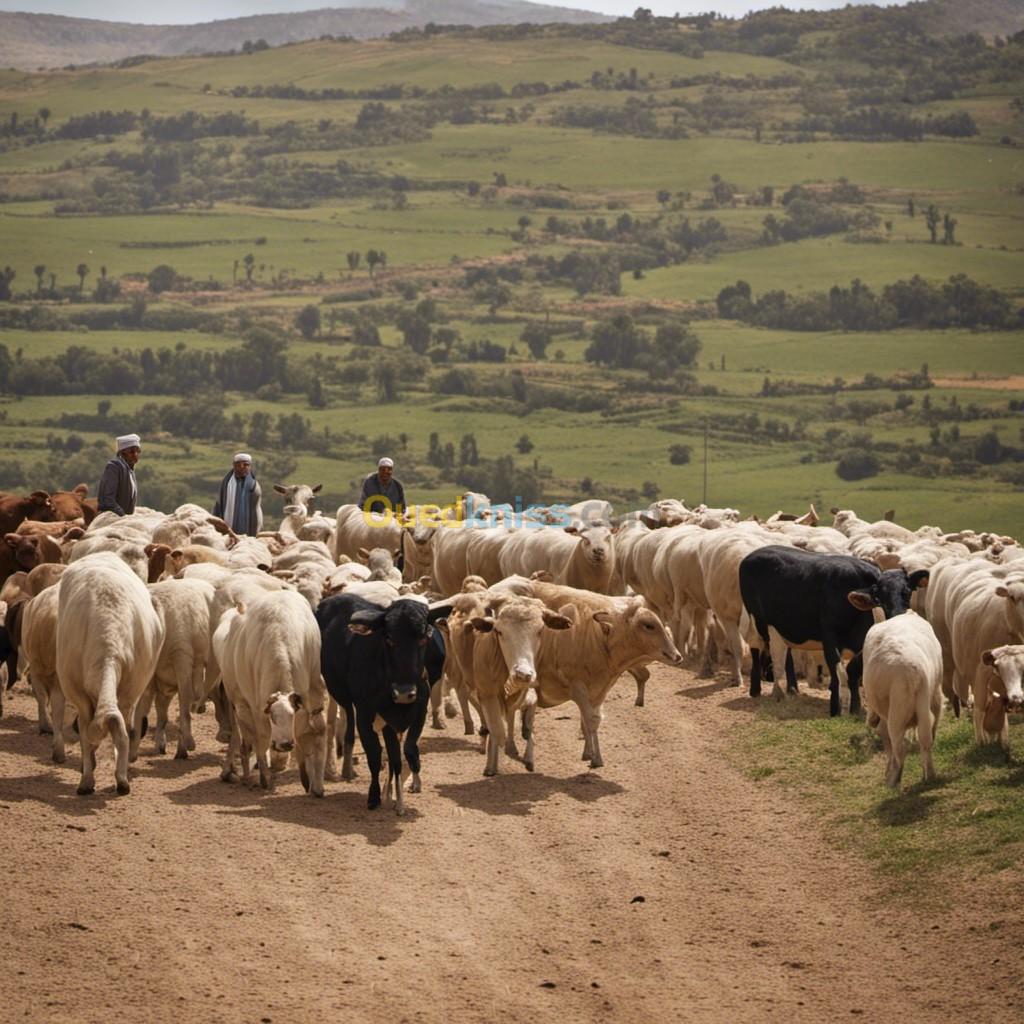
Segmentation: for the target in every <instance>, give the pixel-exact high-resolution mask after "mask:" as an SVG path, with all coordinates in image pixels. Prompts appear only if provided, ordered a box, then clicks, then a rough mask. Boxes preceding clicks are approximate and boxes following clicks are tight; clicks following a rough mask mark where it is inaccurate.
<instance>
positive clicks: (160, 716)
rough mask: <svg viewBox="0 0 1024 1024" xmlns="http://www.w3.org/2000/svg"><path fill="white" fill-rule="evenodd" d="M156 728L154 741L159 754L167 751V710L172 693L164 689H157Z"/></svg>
mask: <svg viewBox="0 0 1024 1024" xmlns="http://www.w3.org/2000/svg"><path fill="white" fill-rule="evenodd" d="M154 703H155V704H156V729H155V730H154V731H153V743H154V744H155V746H156V752H157V753H158V754H166V753H167V717H168V716H167V712H168V711H169V710H170V706H171V695H170V694H169V693H168V692H167V691H166V690H164V689H162V688H158V689H157V691H156V699H155V701H154Z"/></svg>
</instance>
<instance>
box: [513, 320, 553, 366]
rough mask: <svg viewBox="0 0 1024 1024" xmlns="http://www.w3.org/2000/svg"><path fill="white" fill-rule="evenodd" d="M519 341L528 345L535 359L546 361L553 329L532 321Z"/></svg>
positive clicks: (521, 333) (520, 335)
mask: <svg viewBox="0 0 1024 1024" xmlns="http://www.w3.org/2000/svg"><path fill="white" fill-rule="evenodd" d="M519 340H520V341H523V342H525V343H526V346H527V348H529V350H530V355H532V356H533V358H534V359H544V358H545V356H546V354H547V349H548V345H550V344H551V328H550V327H547V326H545V325H544V324H542V323H538V322H537V321H536V320H531V321H530V322H529V323H528V324H527V325H526V326H525V327H524V328H523V329H522V331H521V332H520V334H519Z"/></svg>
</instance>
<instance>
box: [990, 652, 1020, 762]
mask: <svg viewBox="0 0 1024 1024" xmlns="http://www.w3.org/2000/svg"><path fill="white" fill-rule="evenodd" d="M981 661H982V664H984V665H987V666H988V668H989V669H990V670H991V672H990V676H989V681H988V700H987V701H986V706H985V709H984V711H985V718H984V728H985V731H986V732H988V733H990V734H993V735H997V736H998V737H999V740H1000V742H1001V743H1002V745H1003V749H1004V750H1007V751H1009V746H1010V736H1009V728H1008V726H1007V723H1006V712H1007V711H1020V710H1021V709H1022V708H1024V685H1022V681H1024V644H1005V645H1004V646H1002V647H996V648H994V649H993V650H991V651H984V652H983V653H982V655H981Z"/></svg>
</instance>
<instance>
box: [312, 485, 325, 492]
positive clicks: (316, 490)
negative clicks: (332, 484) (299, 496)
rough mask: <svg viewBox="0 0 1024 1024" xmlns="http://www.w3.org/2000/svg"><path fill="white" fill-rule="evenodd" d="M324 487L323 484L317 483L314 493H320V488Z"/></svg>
mask: <svg viewBox="0 0 1024 1024" xmlns="http://www.w3.org/2000/svg"><path fill="white" fill-rule="evenodd" d="M322 487H323V484H317V485H316V487H314V488H313V493H314V494H319V493H320V489H321V488H322Z"/></svg>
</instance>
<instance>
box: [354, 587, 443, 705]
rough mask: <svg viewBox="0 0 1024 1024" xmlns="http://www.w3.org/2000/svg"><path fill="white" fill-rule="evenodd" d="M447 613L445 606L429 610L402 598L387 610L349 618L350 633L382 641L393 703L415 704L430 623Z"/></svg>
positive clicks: (358, 614) (384, 664)
mask: <svg viewBox="0 0 1024 1024" xmlns="http://www.w3.org/2000/svg"><path fill="white" fill-rule="evenodd" d="M450 610H451V609H450V607H448V606H447V605H440V606H437V607H434V608H428V606H427V604H426V603H425V602H424V601H422V600H417V599H413V598H401V599H399V600H397V601H395V602H393V603H392V604H391V605H390V606H389V607H387V608H379V609H372V610H371V609H364V610H362V611H358V612H355V613H354V614H353V616H352V618H351V619H349V624H348V628H349V632H351V633H354V634H356V635H357V636H372V637H376V638H378V639H380V640H383V644H382V651H383V655H384V657H383V664H382V667H383V670H384V682H385V684H386V685H387V687H388V690H389V693H390V697H391V700H392V701H394V703H395V704H414V703H415V702H416V697H417V694H418V692H419V686H420V684H421V682H422V680H423V663H424V657H425V655H426V649H427V641H428V640H429V639H430V634H431V632H432V626H431V622H433V621H435V620H437V619H441V618H444V617H445V616H447V615H448V614H449V612H450Z"/></svg>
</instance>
